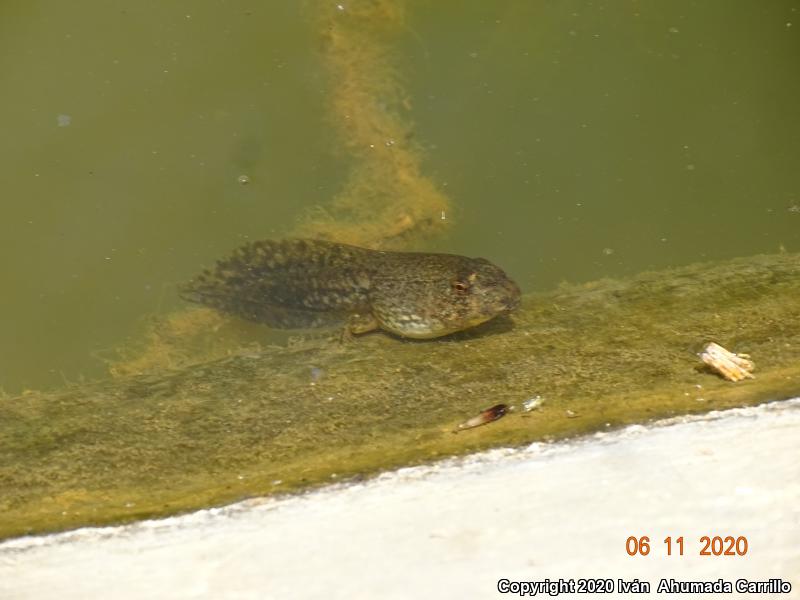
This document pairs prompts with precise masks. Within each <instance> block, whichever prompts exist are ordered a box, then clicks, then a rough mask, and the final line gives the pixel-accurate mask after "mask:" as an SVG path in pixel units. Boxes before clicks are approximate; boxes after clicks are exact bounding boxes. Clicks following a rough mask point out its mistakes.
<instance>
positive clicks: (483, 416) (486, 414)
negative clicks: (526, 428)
mask: <svg viewBox="0 0 800 600" xmlns="http://www.w3.org/2000/svg"><path fill="white" fill-rule="evenodd" d="M507 412H508V404H495V405H494V406H492V407H491V408H487V409H486V410H484V411H481V413H480V414H479V415H477V416H475V417H472V418H471V419H469V420H468V421H464V422H463V423H462V424H461V425H459V426H458V429H457V431H460V430H462V429H472V428H473V427H480V426H481V425H486V424H487V423H491V422H492V421H497V419H499V418H501V417H503V416H504V415H505V414H506V413H507Z"/></svg>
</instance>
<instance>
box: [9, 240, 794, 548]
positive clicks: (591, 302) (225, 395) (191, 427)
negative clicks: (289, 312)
mask: <svg viewBox="0 0 800 600" xmlns="http://www.w3.org/2000/svg"><path fill="white" fill-rule="evenodd" d="M799 265H800V257H798V255H795V254H784V255H775V256H757V257H752V258H748V259H738V260H733V261H728V262H725V263H720V264H703V265H695V266H690V267H685V268H680V269H674V270H669V271H662V272H654V273H646V274H643V275H640V276H637V277H635V278H632V279H629V280H601V281H597V282H594V283H591V284H586V285H569V286H566V285H565V286H562V287H561V288H559V289H557V290H555V291H553V292H551V293H547V294H536V295H527V296H525V297H524V299H523V305H522V307H521V308H520V309H519V311H517V312H516V313H514V314H513V316H508V317H502V318H500V319H498V320H495V321H492V322H489V323H487V324H485V325H483V326H480V327H478V328H476V329H474V330H471V331H468V332H463V333H459V334H456V335H454V336H450V337H446V338H441V339H439V340H432V341H424V342H419V341H402V340H398V339H396V338H390V337H388V336H384V335H379V334H375V335H366V336H362V337H360V338H358V339H357V340H355V341H353V342H351V343H348V344H344V345H342V344H339V343H337V342H336V341H335V340H329V339H309V340H307V341H305V342H304V341H297V342H296V343H294V344H293V345H292V346H291V347H289V348H267V349H264V350H261V351H258V352H254V351H247V350H246V351H243V352H241V353H239V354H237V355H234V356H231V357H229V358H225V359H221V360H218V361H216V362H211V363H207V364H202V365H194V366H188V367H184V368H181V369H176V370H173V371H167V372H162V373H150V374H147V375H141V376H129V377H121V378H119V379H116V380H112V381H107V382H99V383H96V384H89V385H84V386H75V387H72V388H70V389H67V390H65V391H62V392H53V393H29V394H26V395H22V396H17V397H10V396H5V397H3V398H2V400H0V536H2V537H8V536H13V535H20V534H24V533H40V532H45V531H53V530H59V529H65V528H70V527H75V526H79V525H87V524H106V523H115V522H122V521H126V520H131V519H138V518H142V517H146V516H156V515H167V514H174V513H177V512H181V511H186V510H190V509H194V508H199V507H203V506H209V505H215V504H221V503H225V502H230V501H234V500H237V499H241V498H245V497H248V496H255V495H269V494H274V493H282V492H288V491H300V490H304V489H309V488H311V487H313V486H318V485H321V484H325V483H328V482H331V481H341V480H344V479H348V478H353V477H362V476H364V475H369V474H372V473H376V472H378V471H380V470H382V469H388V468H393V467H399V466H404V465H411V464H419V463H422V462H426V461H430V460H435V459H437V458H442V457H446V456H453V455H461V454H465V453H468V452H473V451H476V450H481V449H486V448H491V447H498V446H505V445H514V444H522V443H527V442H531V441H535V440H550V439H558V438H563V437H567V436H573V435H578V434H582V433H589V432H593V431H604V430H607V429H608V428H612V427H618V426H621V425H624V424H627V423H636V422H643V421H647V420H649V419H654V418H659V417H664V416H672V415H677V414H686V413H693V412H705V411H708V410H712V409H719V408H726V407H731V406H739V405H744V404H754V403H759V402H763V401H766V400H772V399H780V398H786V397H790V396H796V395H798V394H799V393H800V366H798V365H800V360H799V359H800V322H799V321H798V319H797V318H796V316H797V314H798V312H799V311H800V267H799ZM709 340H714V341H717V342H719V343H721V344H723V345H724V346H726V347H728V348H730V349H732V350H734V351H738V352H748V353H749V354H751V355H752V356H753V359H754V360H755V361H756V363H757V370H756V371H755V375H756V379H754V380H752V381H750V380H748V381H745V382H741V383H736V384H733V383H730V382H727V381H724V380H723V379H721V378H719V377H717V376H715V375H713V374H710V373H708V372H706V371H704V370H703V369H702V368H700V367H699V365H700V363H699V360H698V359H697V356H696V352H698V351H699V350H700V349H701V348H702V346H703V344H704V343H705V342H707V341H709ZM537 394H540V395H542V396H543V397H544V398H545V400H546V402H545V403H544V405H543V406H542V407H541V409H540V410H537V411H535V412H532V413H524V412H522V411H520V410H517V411H513V412H511V413H510V414H508V415H507V416H505V417H504V418H503V419H501V420H499V421H497V422H496V423H491V424H489V425H486V426H484V427H479V428H476V429H471V430H467V431H462V432H460V433H458V434H457V435H456V434H453V433H452V432H453V430H454V429H456V428H457V427H458V424H459V423H463V422H464V421H465V420H466V419H469V418H470V417H472V416H474V415H476V414H478V413H479V412H480V411H482V410H484V409H485V408H486V407H487V406H493V405H497V404H508V405H516V406H517V407H519V406H520V405H521V403H522V402H523V401H524V400H526V399H528V398H530V397H532V396H534V395H537Z"/></svg>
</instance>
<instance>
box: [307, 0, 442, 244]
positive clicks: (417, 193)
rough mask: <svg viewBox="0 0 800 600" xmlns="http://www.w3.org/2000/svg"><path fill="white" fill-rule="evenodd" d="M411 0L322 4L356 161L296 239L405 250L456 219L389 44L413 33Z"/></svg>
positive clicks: (334, 104) (334, 105)
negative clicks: (431, 168)
mask: <svg viewBox="0 0 800 600" xmlns="http://www.w3.org/2000/svg"><path fill="white" fill-rule="evenodd" d="M403 5H404V3H403V2H398V1H396V0H395V1H392V0H371V1H370V0H367V1H363V2H352V3H347V4H337V3H335V2H325V3H320V4H319V5H318V6H319V9H320V16H319V19H318V23H319V31H320V33H321V36H322V38H323V52H322V55H321V56H322V60H323V62H324V63H325V65H326V66H327V70H328V73H329V76H330V82H331V83H330V98H331V100H330V116H331V120H332V122H333V125H334V127H335V128H336V130H337V131H338V133H339V139H340V140H341V144H342V146H343V148H344V149H345V150H346V152H347V153H348V154H349V155H350V156H351V157H352V158H353V163H352V165H351V168H350V174H349V177H348V179H347V182H346V184H345V186H344V189H342V190H341V191H340V192H339V194H337V196H336V197H335V198H334V199H333V200H332V201H331V202H330V204H329V205H326V206H321V207H317V209H316V210H314V211H312V212H311V213H310V214H309V215H307V217H306V218H305V219H304V220H303V222H302V223H301V224H300V225H299V227H298V228H297V229H296V230H295V232H294V235H296V236H299V237H320V238H325V239H330V240H334V241H338V242H346V243H350V244H355V245H358V246H367V247H372V248H377V247H381V248H403V247H407V246H408V244H409V242H412V241H415V240H416V239H420V238H425V237H429V236H431V235H434V234H436V233H439V232H441V231H442V230H443V229H444V227H445V225H447V224H448V223H449V222H450V221H449V220H446V219H444V218H443V217H444V215H446V214H447V212H448V210H449V202H448V200H447V198H446V197H445V196H444V195H443V194H442V193H441V192H440V191H439V190H438V189H437V187H436V186H435V185H434V183H433V182H432V181H431V180H430V179H429V178H428V177H426V176H425V175H424V174H423V173H422V155H421V151H420V147H419V146H418V145H417V144H416V143H415V142H414V140H413V123H412V121H411V119H410V115H409V113H410V107H411V102H410V99H409V98H408V96H407V95H406V93H405V91H404V89H403V86H402V82H401V78H400V74H399V72H398V69H397V67H396V65H395V61H394V60H393V59H392V53H391V45H390V44H388V43H387V41H388V40H391V39H393V38H394V37H396V36H397V35H399V34H400V33H405V32H407V30H406V29H405V25H404V18H405V11H404V8H403Z"/></svg>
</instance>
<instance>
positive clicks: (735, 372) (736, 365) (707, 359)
mask: <svg viewBox="0 0 800 600" xmlns="http://www.w3.org/2000/svg"><path fill="white" fill-rule="evenodd" d="M698 356H699V357H700V360H702V361H703V362H704V363H705V364H706V365H708V366H709V367H710V368H711V369H713V370H714V371H716V372H717V373H719V374H720V375H722V376H723V377H724V378H725V379H727V380H728V381H734V382H735V381H741V380H742V379H755V376H754V375H753V374H752V373H751V371H752V370H753V369H754V368H755V364H753V361H751V360H749V359H750V355H749V354H735V353H734V352H730V351H729V350H726V349H725V348H723V347H722V346H720V345H719V344H717V343H716V342H709V343H708V344H706V347H705V348H703V351H702V352H701V353H700V354H698Z"/></svg>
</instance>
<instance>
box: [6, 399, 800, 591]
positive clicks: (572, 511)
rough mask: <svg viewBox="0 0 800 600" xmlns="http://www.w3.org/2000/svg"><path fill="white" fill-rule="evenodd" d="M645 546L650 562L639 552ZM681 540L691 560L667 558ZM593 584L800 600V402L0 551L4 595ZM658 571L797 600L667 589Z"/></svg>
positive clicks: (18, 543) (19, 542)
mask: <svg viewBox="0 0 800 600" xmlns="http://www.w3.org/2000/svg"><path fill="white" fill-rule="evenodd" d="M472 433H473V434H475V435H480V432H479V430H475V431H474V432H472ZM644 535H648V536H649V537H650V540H651V547H652V548H651V551H650V554H649V555H648V556H636V557H630V556H628V554H627V553H626V551H625V543H626V539H627V538H628V537H629V536H637V537H638V536H644ZM668 535H669V536H672V537H673V538H677V537H679V536H683V538H684V555H683V556H677V555H673V556H666V547H665V545H664V543H663V541H662V540H663V539H664V538H665V537H666V536H668ZM703 535H709V536H714V535H719V536H723V537H724V536H727V535H731V536H734V537H737V536H746V537H747V540H748V542H749V544H748V545H749V548H748V552H747V554H746V555H745V556H703V557H701V556H699V555H698V553H699V551H700V548H701V545H700V543H699V538H700V537H701V536H703ZM586 577H594V578H612V579H613V580H614V583H615V587H616V586H617V583H618V582H617V580H618V578H624V579H633V578H639V579H640V580H644V581H648V582H650V583H651V585H652V588H651V594H649V596H654V597H655V596H659V597H680V598H696V597H702V598H712V597H725V598H736V597H748V598H800V400H792V401H786V402H780V403H772V404H768V405H763V406H760V407H754V408H747V409H736V410H731V411H726V412H722V413H712V414H709V415H705V416H703V417H699V418H689V419H674V420H670V421H666V422H661V423H658V424H656V425H654V426H649V427H642V426H635V427H629V428H627V429H625V430H622V431H619V432H614V433H609V434H605V435H597V436H592V437H590V438H585V439H581V440H577V441H572V442H565V443H557V444H550V445H541V444H535V445H533V446H531V447H530V448H527V449H522V450H500V451H492V452H488V453H484V454H480V455H476V456H472V457H470V458H468V459H464V460H458V461H449V462H444V463H440V464H437V465H433V466H430V467H421V468H413V469H403V470H400V471H398V472H394V473H387V474H385V475H382V476H380V477H378V478H376V479H373V480H371V481H368V482H366V483H362V484H356V485H350V486H346V485H341V486H334V487H331V488H328V489H325V490H322V491H319V492H315V493H310V494H306V495H302V496H295V497H289V498H284V499H279V500H251V501H247V502H243V503H239V504H236V505H232V506H229V507H225V508H219V509H213V510H205V511H200V512H197V513H194V514H190V515H184V516H181V517H176V518H170V519H163V520H157V521H148V522H143V523H139V524H135V525H129V526H124V527H111V528H98V529H82V530H77V531H73V532H68V533H64V534H58V535H51V536H43V537H32V538H19V539H15V540H9V541H6V542H5V543H2V544H0V599H2V600H17V599H40V598H42V599H44V598H47V599H49V598H58V599H61V600H67V599H73V598H74V599H81V600H83V599H87V598H89V599H91V598H102V599H122V600H126V599H134V598H135V599H145V598H146V599H158V598H169V599H186V598H215V599H216V598H220V599H250V598H253V599H262V598H281V599H282V598H342V599H344V598H347V599H358V598H368V599H381V598H392V599H393V598H496V597H516V596H514V595H512V594H506V595H504V594H501V593H499V592H498V589H497V586H498V580H500V579H504V578H505V579H508V580H510V581H520V582H531V581H543V580H545V579H547V578H549V579H551V580H552V579H558V578H563V579H568V580H569V579H573V580H577V579H578V578H586ZM661 578H675V579H676V580H680V581H688V580H694V581H714V580H717V579H718V578H722V579H723V580H725V581H730V582H731V583H732V584H735V582H736V580H737V579H740V578H747V579H750V580H757V581H765V580H768V579H770V578H780V579H782V580H783V581H784V582H788V583H790V585H791V586H792V591H791V592H790V593H788V594H752V595H742V594H738V593H733V594H726V595H716V594H704V595H702V596H701V595H698V594H683V595H672V596H667V595H662V594H656V589H657V586H658V584H659V580H660V579H661ZM540 596H544V597H549V596H546V595H545V594H544V593H541V594H540ZM618 596H619V594H618V593H617V594H600V595H599V597H605V598H609V597H618ZM645 596H648V595H645ZM558 597H561V598H564V597H581V598H587V597H595V595H594V594H583V595H573V594H562V595H560V596H558ZM625 597H632V596H631V595H628V596H625ZM640 597H641V596H640Z"/></svg>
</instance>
